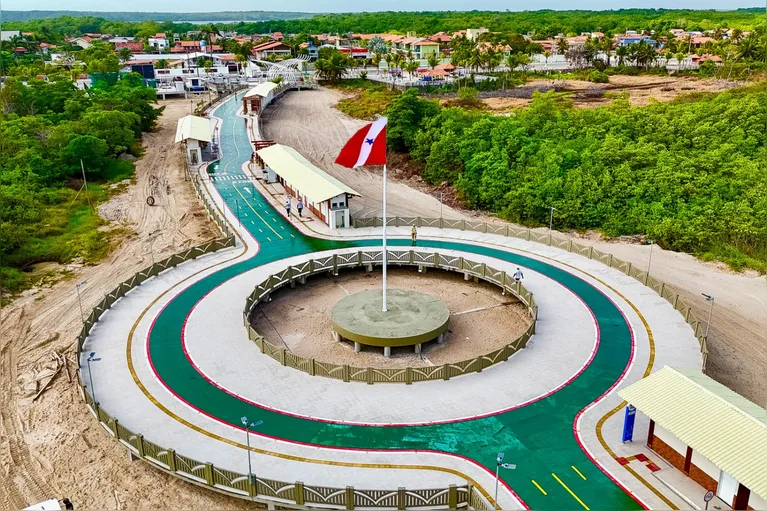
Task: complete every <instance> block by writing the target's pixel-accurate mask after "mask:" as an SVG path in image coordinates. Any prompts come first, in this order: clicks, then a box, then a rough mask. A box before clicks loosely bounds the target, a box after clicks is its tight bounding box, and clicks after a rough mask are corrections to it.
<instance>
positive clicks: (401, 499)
mask: <svg viewBox="0 0 767 511" xmlns="http://www.w3.org/2000/svg"><path fill="white" fill-rule="evenodd" d="M406 506H407V495H406V494H405V488H403V487H402V486H400V487H399V488H397V509H398V510H399V511H402V510H403V509H405V507H406Z"/></svg>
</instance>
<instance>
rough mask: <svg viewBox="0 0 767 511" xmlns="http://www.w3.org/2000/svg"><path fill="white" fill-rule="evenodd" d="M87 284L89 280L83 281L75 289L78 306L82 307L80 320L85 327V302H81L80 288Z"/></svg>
mask: <svg viewBox="0 0 767 511" xmlns="http://www.w3.org/2000/svg"><path fill="white" fill-rule="evenodd" d="M87 283H88V281H87V280H83V281H82V282H78V283H77V284H75V289H77V305H79V306H80V320H81V321H82V322H83V325H84V324H85V314H83V302H82V300H80V288H81V287H82V286H84V285H85V284H87Z"/></svg>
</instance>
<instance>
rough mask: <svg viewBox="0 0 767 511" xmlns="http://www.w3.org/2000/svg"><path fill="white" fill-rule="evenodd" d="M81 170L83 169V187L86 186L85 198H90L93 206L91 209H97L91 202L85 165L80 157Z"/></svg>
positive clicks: (89, 200) (89, 202)
mask: <svg viewBox="0 0 767 511" xmlns="http://www.w3.org/2000/svg"><path fill="white" fill-rule="evenodd" d="M80 170H82V171H83V188H85V198H86V199H87V200H88V204H89V205H90V207H91V211H95V209H94V208H93V204H91V197H90V195H88V181H87V180H86V179H85V165H83V159H82V158H80Z"/></svg>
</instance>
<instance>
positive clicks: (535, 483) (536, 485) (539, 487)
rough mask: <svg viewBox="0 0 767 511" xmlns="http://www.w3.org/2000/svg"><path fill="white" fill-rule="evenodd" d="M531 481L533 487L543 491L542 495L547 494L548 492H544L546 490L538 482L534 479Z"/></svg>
mask: <svg viewBox="0 0 767 511" xmlns="http://www.w3.org/2000/svg"><path fill="white" fill-rule="evenodd" d="M532 482H533V484H534V485H535V487H536V488H538V489H539V490H540V491H541V493H543V494H544V495H548V493H546V490H544V489H543V488H541V485H540V484H538V483H537V482H536V481H535V479H532Z"/></svg>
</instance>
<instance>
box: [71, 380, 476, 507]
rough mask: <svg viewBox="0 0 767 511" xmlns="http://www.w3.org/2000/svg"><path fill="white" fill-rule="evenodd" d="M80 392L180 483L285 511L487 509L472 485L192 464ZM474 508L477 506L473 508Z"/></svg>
mask: <svg viewBox="0 0 767 511" xmlns="http://www.w3.org/2000/svg"><path fill="white" fill-rule="evenodd" d="M80 391H81V394H82V397H83V399H84V400H85V402H86V404H87V405H88V408H89V410H90V411H91V413H93V414H94V415H95V416H96V418H97V419H98V421H99V423H100V424H101V425H102V426H103V427H104V429H105V430H106V431H107V432H108V433H109V434H110V435H111V436H112V437H113V438H114V439H115V440H117V441H118V442H119V443H120V444H122V446H123V447H125V448H126V449H128V451H129V452H130V453H131V455H132V456H135V457H138V458H140V459H142V460H144V461H146V462H148V463H150V464H151V465H152V466H153V467H155V468H159V469H160V470H162V471H164V472H167V473H170V474H172V475H175V476H178V477H180V478H181V479H183V480H185V481H188V482H191V483H194V484H197V485H200V486H204V487H207V488H210V489H213V490H216V491H219V492H221V493H225V494H227V495H230V496H233V497H240V498H243V499H248V500H256V501H258V502H262V503H267V504H272V505H277V506H281V507H289V508H300V509H305V508H326V509H334V510H342V509H358V508H363V509H370V508H385V509H421V508H424V509H467V508H469V507H470V506H471V508H472V509H491V506H490V505H488V504H487V501H486V500H485V498H484V497H483V496H482V495H481V494H480V493H479V492H478V491H477V490H476V489H475V488H474V486H473V485H469V484H467V485H461V486H458V485H454V484H451V485H450V486H449V487H447V488H430V489H423V490H408V489H406V488H397V489H396V490H362V489H358V488H354V487H353V486H346V487H344V488H332V487H327V486H312V485H306V484H304V483H303V482H302V481H295V482H291V483H289V482H284V481H277V480H274V479H266V478H263V477H258V476H257V475H256V474H252V475H249V474H242V473H239V472H233V471H231V470H227V469H224V468H221V467H216V466H215V465H213V464H212V463H208V462H204V461H199V460H195V459H193V458H190V457H188V456H184V455H181V454H178V453H176V451H174V450H173V449H169V448H165V447H162V446H160V445H158V444H155V443H154V442H150V441H149V440H147V439H145V438H144V436H143V435H141V434H139V433H136V432H134V431H131V430H130V429H128V428H126V427H125V426H123V425H122V424H120V422H119V421H118V420H117V418H115V417H112V416H111V415H110V414H109V413H108V412H107V411H106V410H104V409H103V408H102V407H101V406H99V404H98V403H94V402H93V399H92V398H91V395H90V394H89V393H88V392H87V391H86V388H85V385H83V384H82V383H81V384H80ZM475 506H479V507H475Z"/></svg>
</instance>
